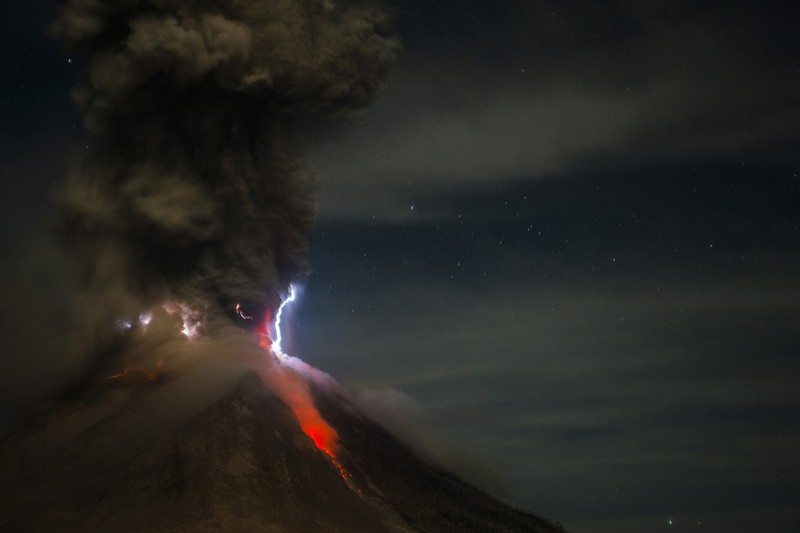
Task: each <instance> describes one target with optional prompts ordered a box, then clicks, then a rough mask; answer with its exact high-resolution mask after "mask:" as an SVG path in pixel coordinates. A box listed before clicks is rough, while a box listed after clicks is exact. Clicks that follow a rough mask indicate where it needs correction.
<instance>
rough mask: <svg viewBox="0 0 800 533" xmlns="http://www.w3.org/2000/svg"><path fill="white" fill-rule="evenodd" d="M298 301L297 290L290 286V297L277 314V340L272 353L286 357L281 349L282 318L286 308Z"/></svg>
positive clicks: (283, 302) (274, 342)
mask: <svg viewBox="0 0 800 533" xmlns="http://www.w3.org/2000/svg"><path fill="white" fill-rule="evenodd" d="M296 299H297V290H296V289H295V288H294V285H289V296H288V297H287V298H286V299H285V300H284V301H282V302H281V305H280V307H278V312H277V313H276V314H275V340H274V341H273V342H272V351H273V352H274V353H275V354H276V355H284V353H283V350H282V349H281V338H282V335H281V317H282V316H283V310H284V308H285V307H286V306H287V305H289V304H290V303H292V302H294V301H295V300H296Z"/></svg>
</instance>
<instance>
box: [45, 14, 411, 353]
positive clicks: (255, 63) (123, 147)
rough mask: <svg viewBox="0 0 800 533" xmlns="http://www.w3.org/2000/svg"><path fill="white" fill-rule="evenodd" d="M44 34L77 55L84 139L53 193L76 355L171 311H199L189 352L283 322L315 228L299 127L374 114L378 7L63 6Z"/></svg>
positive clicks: (391, 41)
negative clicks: (222, 328)
mask: <svg viewBox="0 0 800 533" xmlns="http://www.w3.org/2000/svg"><path fill="white" fill-rule="evenodd" d="M51 31H52V33H53V34H54V35H55V36H56V37H58V38H59V39H61V40H62V41H64V42H65V43H66V44H67V45H68V46H69V47H70V48H71V49H72V50H73V52H74V53H76V54H82V55H83V57H84V60H83V61H82V62H81V64H83V65H85V71H84V73H83V76H82V81H81V82H80V84H79V85H78V86H77V87H76V88H75V90H74V91H73V94H72V96H73V99H74V100H75V102H76V104H77V106H78V108H79V109H80V110H81V112H82V113H83V115H84V119H85V123H86V125H87V128H88V129H89V133H90V138H89V140H88V142H87V146H86V150H85V151H82V153H81V154H80V157H79V160H78V162H77V163H76V165H75V166H74V169H73V170H72V172H71V173H70V175H69V177H68V179H67V182H66V184H65V185H64V187H63V190H62V191H61V194H60V210H61V218H62V227H63V229H64V234H65V235H66V236H67V237H68V238H69V239H70V241H71V242H72V243H73V245H74V247H75V249H76V250H78V252H79V253H80V256H81V258H82V260H83V269H84V278H85V282H86V290H85V295H84V297H83V298H82V300H81V302H80V305H79V309H78V315H79V317H80V318H79V320H77V321H76V324H77V326H80V328H81V329H78V328H77V327H76V328H75V330H76V331H77V336H76V339H75V342H76V343H77V344H74V345H73V346H72V349H73V350H74V351H78V352H81V353H84V352H100V351H102V350H103V349H104V348H105V347H106V346H108V345H113V343H116V342H118V338H119V332H118V331H116V330H115V328H114V327H113V324H114V321H115V320H117V319H118V318H119V317H138V316H139V314H140V313H142V312H143V310H146V309H153V308H155V307H158V306H161V305H163V304H164V302H182V303H181V305H182V306H184V307H185V308H186V309H189V310H192V311H191V312H189V311H186V312H184V311H181V313H182V316H183V320H184V327H183V333H184V334H185V335H186V336H187V337H193V336H195V335H196V334H197V333H198V332H199V331H200V330H202V329H203V327H204V324H210V323H212V322H213V323H217V322H219V319H221V318H223V317H227V318H228V319H230V320H233V321H234V322H238V323H240V324H241V325H247V327H250V324H246V323H247V322H249V321H250V319H251V318H252V320H253V321H255V322H256V323H260V322H262V321H263V320H265V319H266V318H268V317H270V316H273V314H274V312H275V310H276V308H277V306H278V304H279V303H280V302H279V296H278V295H280V294H285V293H286V292H287V290H288V289H289V286H290V284H291V283H293V282H297V281H300V280H302V279H303V277H304V276H305V275H306V273H307V270H308V264H307V233H308V231H309V229H310V228H311V225H312V223H313V220H314V215H315V205H314V191H315V188H316V183H315V180H314V178H313V176H312V175H311V174H310V172H309V171H308V170H306V169H305V167H304V166H303V164H302V162H301V161H300V158H299V150H298V148H297V147H296V142H295V138H294V127H293V123H294V117H295V116H296V115H297V114H307V113H312V112H313V113H316V112H328V113H334V114H340V113H342V112H344V111H347V110H351V109H356V108H360V107H363V106H365V105H367V104H369V103H370V102H371V100H372V98H373V96H374V95H375V93H376V91H378V90H379V89H380V87H381V86H382V84H383V82H384V79H385V76H386V73H387V69H388V67H389V65H390V64H391V63H392V62H393V61H394V58H395V56H396V53H397V51H398V49H399V42H398V40H397V38H396V37H394V35H393V33H392V31H391V28H390V27H389V19H388V17H387V15H386V12H385V10H383V9H380V8H378V7H376V5H375V4H374V3H371V2H363V1H360V2H349V1H348V2H342V3H341V4H338V3H335V2H332V1H331V0H208V1H203V2H199V1H196V0H124V1H98V0H65V1H64V2H63V4H62V6H61V11H60V16H59V18H58V20H57V21H56V22H55V24H54V25H53V26H52V30H51ZM198 312H202V317H197V316H194V315H195V314H196V313H198ZM123 328H124V326H123ZM278 347H279V344H278Z"/></svg>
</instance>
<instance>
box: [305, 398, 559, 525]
mask: <svg viewBox="0 0 800 533" xmlns="http://www.w3.org/2000/svg"><path fill="white" fill-rule="evenodd" d="M314 393H315V402H316V405H317V408H318V409H319V411H320V414H321V415H322V416H323V418H325V420H326V421H327V422H328V423H329V424H331V425H332V426H333V427H334V428H335V429H336V430H337V432H338V433H339V443H340V450H341V451H340V452H339V454H338V455H339V458H340V460H341V461H342V464H343V465H344V466H345V468H347V469H348V471H349V472H350V473H351V474H352V476H353V478H352V483H353V484H354V485H355V486H356V487H358V489H360V491H361V494H362V496H363V497H364V499H365V500H366V501H369V502H371V503H372V504H373V505H375V506H376V507H380V506H387V505H388V507H389V508H391V509H392V510H393V511H394V512H396V513H397V514H398V515H399V517H401V518H402V520H403V522H405V523H406V524H407V525H408V527H410V528H411V529H412V530H413V531H420V532H478V531H485V532H487V533H488V532H513V531H530V532H536V533H565V530H564V529H563V528H561V527H559V526H557V525H555V524H552V523H550V522H548V521H547V520H544V519H542V518H540V517H538V516H535V515H533V514H530V513H526V512H523V511H520V510H518V509H514V508H513V507H511V506H509V505H506V504H504V503H502V502H500V501H498V500H496V499H495V498H492V497H491V496H489V495H488V494H486V493H484V492H482V491H480V490H479V489H477V488H475V487H473V486H471V485H469V484H467V483H465V482H464V481H462V480H461V479H459V478H458V477H456V476H455V475H454V474H452V473H450V472H447V471H446V470H444V469H442V468H438V467H436V466H433V465H430V464H428V463H426V462H425V461H424V460H421V459H420V458H419V457H417V455H416V454H415V453H414V452H413V451H411V450H409V449H408V448H407V447H405V446H404V445H403V444H401V443H400V442H399V441H398V440H397V439H396V438H395V437H394V436H393V435H391V434H390V433H389V432H388V431H387V430H386V429H384V428H383V427H382V426H380V425H379V424H377V423H376V422H374V421H373V420H371V419H369V418H368V417H366V416H364V415H362V414H360V413H359V412H358V410H357V409H356V408H355V407H354V406H352V405H351V404H350V403H349V402H348V401H347V400H345V399H344V398H341V397H339V396H336V395H333V394H329V393H326V392H323V391H320V390H319V389H314Z"/></svg>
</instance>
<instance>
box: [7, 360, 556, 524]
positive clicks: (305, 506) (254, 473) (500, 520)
mask: <svg viewBox="0 0 800 533" xmlns="http://www.w3.org/2000/svg"><path fill="white" fill-rule="evenodd" d="M138 394H140V396H141V397H140V398H138V399H135V400H134V401H130V398H127V399H126V401H125V405H126V407H125V408H124V409H121V410H114V409H110V411H112V412H113V414H110V415H109V414H108V413H103V412H95V413H90V414H87V413H83V415H82V416H83V418H84V420H85V421H84V422H83V423H82V424H81V423H78V424H76V423H75V422H74V419H76V417H78V415H77V414H76V413H61V414H59V415H57V416H53V417H51V419H52V421H48V422H45V423H44V425H43V426H40V427H36V428H29V429H27V430H25V431H23V432H19V433H17V434H15V435H13V436H11V437H9V438H6V439H5V440H4V441H3V442H2V444H0V467H1V468H2V472H3V476H2V480H0V505H1V506H2V508H1V509H0V531H15V532H17V531H114V532H134V531H137V532H145V531H147V532H151V531H152V532H158V531H186V532H190V531H192V532H195V531H231V532H248V531H252V532H270V533H283V532H293V533H294V532H348V533H350V532H353V533H356V532H365V533H367V532H368V533H378V532H451V531H452V532H457V531H465V532H470V531H532V532H541V533H550V532H557V531H561V530H560V529H559V528H557V527H555V526H553V525H551V524H548V523H547V522H546V521H544V520H542V519H540V518H537V517H535V516H533V515H530V514H527V513H523V512H520V511H517V510H515V509H513V508H511V507H509V506H507V505H505V504H503V503H501V502H499V501H497V500H495V499H493V498H491V497H490V496H488V495H486V494H484V493H482V492H480V491H479V490H477V489H475V488H473V487H471V486H469V485H467V484H465V483H464V482H462V481H460V480H459V479H457V478H456V477H454V476H453V475H451V474H449V473H447V472H444V471H442V470H440V469H437V468H434V467H431V466H429V465H427V464H425V463H424V462H422V461H420V460H419V459H417V458H416V457H415V455H414V454H413V453H412V452H411V451H409V450H408V449H406V448H405V447H404V446H402V445H401V444H400V443H399V442H398V441H397V440H396V439H395V438H394V437H393V436H391V435H390V434H389V433H388V432H386V431H385V430H384V429H383V428H382V427H380V426H379V425H378V424H376V423H374V422H373V421H371V420H370V419H368V418H366V417H364V416H362V415H361V414H360V413H359V412H358V410H357V409H356V408H355V407H353V406H352V405H351V404H349V403H348V402H347V401H346V400H344V399H343V398H342V397H340V396H338V395H336V394H334V393H330V392H323V391H321V390H319V389H316V390H315V400H316V402H317V406H318V409H319V410H320V412H321V414H322V415H323V417H324V418H325V419H326V420H327V421H328V422H329V423H330V424H331V425H332V426H333V427H335V429H336V430H337V431H338V432H339V436H340V447H339V452H338V454H337V458H338V461H337V460H332V458H331V457H329V456H328V455H327V454H325V453H324V452H322V451H320V450H318V449H317V448H316V447H315V445H314V443H313V442H312V440H311V439H310V438H308V437H307V436H306V435H305V434H304V433H303V432H302V431H301V430H300V428H299V426H298V424H297V420H296V418H295V417H294V415H293V413H292V412H291V411H290V410H289V408H288V407H287V406H286V405H285V404H284V403H283V402H282V401H281V400H280V399H278V398H277V397H276V396H274V395H273V394H272V393H271V392H270V391H269V389H267V388H266V387H265V386H264V385H263V383H262V381H261V379H260V378H259V377H258V376H257V375H256V374H254V373H249V374H246V375H245V376H244V377H243V378H242V379H241V380H239V381H238V383H237V384H236V386H235V387H234V388H233V390H232V391H231V392H229V393H228V394H227V395H225V396H223V397H222V398H221V399H220V400H219V401H216V402H215V403H213V404H211V405H209V406H206V407H204V408H203V409H202V410H201V411H200V412H199V413H196V414H192V415H191V416H189V415H187V413H186V412H183V413H181V412H180V411H181V408H180V407H176V406H174V405H172V406H169V407H165V408H164V409H159V408H158V407H157V406H158V405H160V404H159V403H158V402H155V401H152V400H153V399H152V396H153V394H154V393H153V392H145V393H138ZM84 410H85V409H84ZM162 411H163V412H162ZM181 416H183V417H184V419H182V418H181ZM65 419H73V421H72V422H70V423H69V424H64V423H62V422H61V421H63V420H65ZM166 419H168V420H169V421H168V422H162V423H154V422H153V421H154V420H166ZM176 420H179V421H180V422H179V423H176V422H175V421H176ZM59 424H61V427H60V428H59V427H58V426H59Z"/></svg>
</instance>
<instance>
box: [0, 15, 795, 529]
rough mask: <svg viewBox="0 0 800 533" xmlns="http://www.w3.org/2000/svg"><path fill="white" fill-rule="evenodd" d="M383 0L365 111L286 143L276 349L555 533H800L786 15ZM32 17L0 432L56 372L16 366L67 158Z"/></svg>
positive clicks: (4, 313) (15, 56)
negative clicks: (392, 409) (301, 278)
mask: <svg viewBox="0 0 800 533" xmlns="http://www.w3.org/2000/svg"><path fill="white" fill-rule="evenodd" d="M390 3H391V4H392V5H393V6H394V7H395V8H396V9H397V25H398V30H399V32H400V34H401V35H402V37H403V40H404V46H405V50H404V52H403V54H402V56H401V57H400V59H399V61H398V63H397V64H396V65H395V67H394V68H393V70H392V72H391V74H390V76H389V79H388V83H387V85H386V87H385V88H384V90H383V91H382V93H381V94H380V95H379V97H378V99H377V101H376V103H375V105H374V106H373V107H372V108H370V109H368V110H366V111H363V112H360V113H359V114H358V115H357V116H356V117H354V118H350V119H348V120H346V121H336V120H329V119H320V118H318V117H307V118H305V119H304V120H303V121H302V124H301V126H300V128H299V131H298V137H299V139H300V141H301V142H302V144H303V145H304V148H305V155H306V158H307V161H308V162H309V165H310V166H311V167H312V168H313V169H314V170H315V172H316V174H317V175H318V177H319V181H320V190H319V194H318V200H319V217H318V221H317V224H316V227H315V229H314V231H313V233H312V235H311V263H312V267H313V272H312V274H311V275H310V277H309V278H308V280H307V283H306V285H305V287H304V288H303V293H302V298H301V301H300V303H299V305H298V306H297V308H296V309H295V310H294V312H293V314H292V315H291V321H290V322H291V324H292V331H290V332H289V334H288V337H289V339H288V341H287V342H286V343H285V345H286V346H285V347H286V348H287V350H288V351H290V352H291V353H294V354H296V355H298V356H299V357H302V358H303V359H305V360H306V361H308V362H309V363H311V364H313V365H315V366H317V367H319V368H321V369H322V370H325V371H327V372H329V373H330V374H332V375H333V376H334V377H335V378H337V379H338V380H339V381H340V382H342V383H345V384H350V385H352V386H353V387H355V388H363V387H381V386H388V387H392V388H394V389H396V390H397V391H399V392H401V393H403V394H404V395H407V398H406V397H405V396H403V398H406V400H404V401H406V402H408V403H409V404H413V405H417V406H419V408H420V409H423V410H424V411H425V414H424V423H425V424H426V425H427V426H429V431H430V432H431V433H433V434H434V435H435V438H436V439H439V440H440V441H441V442H443V443H445V444H442V446H449V447H452V448H454V449H455V450H457V455H458V456H459V457H463V459H462V461H463V462H464V463H467V464H468V465H469V467H468V468H467V469H468V470H470V471H472V474H471V479H472V480H473V481H476V482H477V483H479V484H482V485H483V486H484V487H486V488H488V489H490V490H491V491H493V492H494V493H495V494H497V495H499V496H500V497H502V498H503V499H505V500H507V501H509V502H510V503H513V504H514V505H517V506H519V507H522V508H524V509H527V510H530V511H533V512H535V513H537V514H541V515H543V516H545V517H547V518H549V519H552V520H557V521H559V522H561V523H563V524H564V525H565V526H566V527H567V528H569V529H571V530H574V531H575V532H582V531H586V532H595V531H597V532H640V531H641V532H649V531H708V532H723V531H724V532H737V531H770V532H790V531H798V530H800V454H798V450H800V387H799V386H798V383H800V382H799V381H798V380H800V353H798V352H799V351H800V326H798V320H800V274H798V272H800V269H799V268H798V267H800V209H798V208H799V207H800V179H799V178H798V172H800V143H798V141H800V139H799V138H798V137H800V134H799V133H798V132H800V39H798V23H797V18H796V16H793V14H792V7H793V3H791V2H788V1H787V2H757V1H750V2H746V1H739V2H731V1H721V0H720V1H702V2H700V1H691V2H690V1H667V0H664V1H644V0H627V1H623V0H617V1H609V2H599V1H588V0H580V1H575V2H569V3H568V4H569V5H564V4H567V3H565V2H558V1H555V0H547V1H544V0H543V1H536V0H524V1H523V0H491V1H490V0H458V1H457V0H447V1H441V0H429V1H425V0H408V1H401V0H394V1H393V2H390ZM53 17H54V10H53V7H52V6H51V5H50V4H49V3H47V2H45V1H44V0H35V1H33V0H28V1H22V0H12V1H10V2H7V3H6V8H5V14H4V16H3V18H2V22H0V24H2V31H0V35H2V39H3V43H2V46H1V47H0V58H1V59H2V76H3V80H2V91H3V93H2V98H1V99H0V205H1V206H2V215H1V216H2V224H0V244H1V245H2V248H0V249H2V257H1V258H0V262H1V264H0V272H2V273H3V280H2V286H1V287H0V288H2V291H3V294H4V301H3V302H2V305H0V313H1V314H0V319H1V321H0V342H2V344H3V345H5V346H6V347H5V348H2V349H0V351H2V352H3V353H4V354H6V355H3V356H2V359H3V360H2V365H3V367H2V374H3V375H2V379H0V386H1V387H0V399H2V402H3V404H4V409H3V412H2V416H3V425H4V426H6V425H8V424H10V420H12V419H13V417H14V416H17V413H18V410H19V406H20V405H22V404H24V403H25V402H26V401H28V400H30V399H31V398H34V397H36V396H37V395H40V394H42V393H43V392H44V391H47V390H48V388H49V387H52V383H53V382H54V381H57V376H58V372H59V369H60V368H61V367H62V366H65V365H68V363H64V362H59V361H49V360H42V358H41V357H40V356H37V352H36V350H35V349H34V348H30V347H36V346H40V345H41V343H42V342H46V340H47V337H48V336H49V335H51V333H52V335H53V336H55V335H56V333H54V332H56V331H58V329H59V328H60V327H63V324H64V322H65V320H64V319H63V315H62V312H63V310H64V309H66V307H67V305H66V303H65V302H68V300H69V298H70V296H69V294H70V288H69V287H70V286H72V285H74V280H72V278H71V275H70V272H71V270H70V269H69V267H68V262H66V260H65V259H62V255H61V254H62V252H60V251H58V250H57V248H56V247H55V245H54V244H53V242H52V239H50V238H49V237H48V230H47V228H48V227H50V226H51V224H52V221H53V220H54V218H55V215H54V213H53V211H52V208H51V207H49V200H48V198H49V197H50V194H51V193H52V191H53V189H54V187H57V184H58V182H59V181H60V180H61V179H62V177H63V175H64V173H65V171H66V168H67V167H68V163H69V161H70V157H71V156H72V155H73V154H75V153H77V151H80V150H81V149H85V144H86V142H87V141H86V135H85V133H84V132H83V130H82V125H81V118H80V117H79V115H78V114H77V113H76V112H75V111H74V110H73V106H72V103H71V102H70V100H69V90H70V87H72V86H73V85H74V83H75V81H76V77H77V73H78V69H77V66H76V63H75V62H76V61H77V59H70V58H69V56H68V55H67V54H66V52H64V51H63V50H62V49H61V48H60V47H59V46H58V45H57V44H55V43H53V42H51V41H50V40H48V39H47V38H46V37H45V36H44V32H45V28H46V26H47V23H48V22H49V21H50V20H52V18H53ZM32 325H34V326H36V327H38V328H39V331H40V332H41V334H39V335H35V336H34V337H35V338H32V337H31V335H29V334H28V333H29V332H30V331H31V326H32ZM20 332H23V333H25V335H22V336H21V334H20ZM43 337H44V339H43ZM20 339H22V340H20ZM20 346H28V347H29V349H27V350H25V349H20ZM8 354H10V355H8ZM398 397H400V396H399V395H398ZM420 416H422V415H420Z"/></svg>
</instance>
